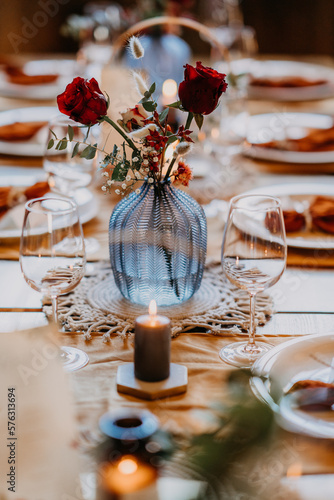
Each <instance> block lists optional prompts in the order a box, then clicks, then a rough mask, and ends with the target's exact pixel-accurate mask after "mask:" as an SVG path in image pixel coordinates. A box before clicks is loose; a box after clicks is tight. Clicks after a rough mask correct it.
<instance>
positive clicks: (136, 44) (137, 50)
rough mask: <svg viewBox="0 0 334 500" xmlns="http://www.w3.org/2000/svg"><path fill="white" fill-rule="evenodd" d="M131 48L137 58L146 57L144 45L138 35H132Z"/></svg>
mask: <svg viewBox="0 0 334 500" xmlns="http://www.w3.org/2000/svg"><path fill="white" fill-rule="evenodd" d="M129 49H130V51H131V54H132V56H133V57H134V58H135V59H141V58H142V57H144V54H145V51H144V47H143V46H142V44H141V42H140V40H139V38H138V37H137V36H132V37H131V38H130V39H129Z"/></svg>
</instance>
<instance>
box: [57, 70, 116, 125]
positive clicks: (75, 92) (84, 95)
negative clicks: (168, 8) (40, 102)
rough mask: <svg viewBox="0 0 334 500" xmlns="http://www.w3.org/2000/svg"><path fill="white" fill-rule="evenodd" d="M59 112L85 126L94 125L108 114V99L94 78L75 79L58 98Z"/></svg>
mask: <svg viewBox="0 0 334 500" xmlns="http://www.w3.org/2000/svg"><path fill="white" fill-rule="evenodd" d="M57 104H58V108H59V111H60V112H61V113H63V114H64V115H67V116H69V117H70V118H71V119H72V120H74V121H76V122H79V123H82V124H83V125H94V124H95V123H97V121H98V120H100V119H101V118H102V116H104V115H106V114H107V107H108V106H107V99H106V98H105V96H104V95H103V94H102V92H101V90H100V87H99V84H98V83H97V81H96V80H95V78H92V79H91V80H85V79H84V78H81V77H79V76H78V77H77V78H74V80H73V82H72V83H69V84H68V85H67V87H66V89H65V92H63V93H62V94H60V95H59V96H58V97H57Z"/></svg>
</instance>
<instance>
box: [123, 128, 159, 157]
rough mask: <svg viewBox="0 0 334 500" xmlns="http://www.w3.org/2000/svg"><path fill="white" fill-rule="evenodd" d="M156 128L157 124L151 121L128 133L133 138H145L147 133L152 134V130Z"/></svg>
mask: <svg viewBox="0 0 334 500" xmlns="http://www.w3.org/2000/svg"><path fill="white" fill-rule="evenodd" d="M156 129H157V126H156V125H155V124H152V123H149V124H148V125H145V127H142V128H139V129H137V130H134V131H133V132H130V134H128V135H129V137H130V138H131V139H143V138H144V137H146V136H147V135H150V134H151V133H152V130H156ZM143 151H144V152H145V148H144V149H143Z"/></svg>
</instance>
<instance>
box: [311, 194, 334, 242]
mask: <svg viewBox="0 0 334 500" xmlns="http://www.w3.org/2000/svg"><path fill="white" fill-rule="evenodd" d="M310 214H311V217H312V224H313V226H315V227H316V228H317V229H321V230H322V231H325V232H326V233H331V234H334V197H333V198H331V197H329V196H317V197H316V198H315V200H314V201H313V203H312V204H311V206H310Z"/></svg>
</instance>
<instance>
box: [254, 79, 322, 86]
mask: <svg viewBox="0 0 334 500" xmlns="http://www.w3.org/2000/svg"><path fill="white" fill-rule="evenodd" d="M326 83H328V81H327V80H324V79H318V80H317V79H312V80H311V79H309V78H304V77H302V76H283V77H280V78H270V77H258V78H257V77H255V76H251V79H250V82H249V84H250V85H252V86H256V87H279V88H281V87H283V88H291V87H311V86H313V85H324V84H326Z"/></svg>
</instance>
